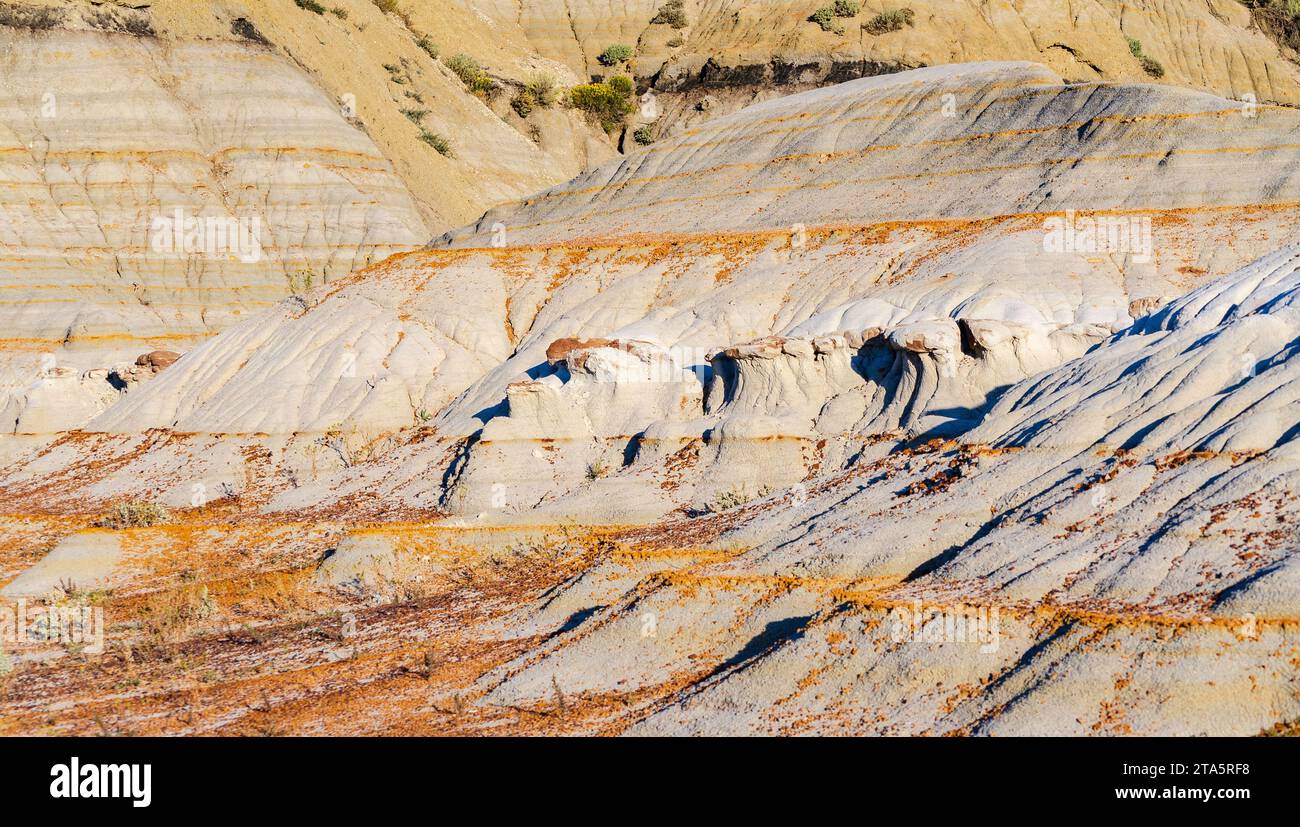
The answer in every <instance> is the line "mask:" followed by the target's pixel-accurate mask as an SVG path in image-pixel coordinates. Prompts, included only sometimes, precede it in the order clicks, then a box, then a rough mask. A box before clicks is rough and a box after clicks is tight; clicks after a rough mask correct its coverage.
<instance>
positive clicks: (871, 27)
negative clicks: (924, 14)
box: [862, 9, 916, 35]
mask: <svg viewBox="0 0 1300 827" xmlns="http://www.w3.org/2000/svg"><path fill="white" fill-rule="evenodd" d="M915 18H916V15H915V14H914V13H913V12H912V10H911V9H894V10H893V11H887V12H881V13H880V14H878V15H876V16H875V17H873V18H871V19H870V20H868V21H867V22H866V23H863V24H862V30H863V31H864V32H866V33H867V34H871V35H881V34H888V33H890V32H896V31H898V30H899V29H901V28H903V27H904V26H910V25H912V21H913V20H914V19H915Z"/></svg>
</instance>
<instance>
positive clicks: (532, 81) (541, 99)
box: [524, 72, 560, 109]
mask: <svg viewBox="0 0 1300 827" xmlns="http://www.w3.org/2000/svg"><path fill="white" fill-rule="evenodd" d="M524 89H525V91H527V92H529V93H530V94H531V95H532V96H533V100H534V101H535V102H536V103H537V105H538V106H540V107H542V108H543V109H549V108H550V107H552V106H554V105H555V102H556V101H557V100H559V97H560V94H559V89H558V88H557V87H556V85H555V78H554V77H553V76H551V75H548V74H545V73H542V72H538V73H536V74H534V75H533V76H531V77H530V78H528V82H527V83H525V84H524Z"/></svg>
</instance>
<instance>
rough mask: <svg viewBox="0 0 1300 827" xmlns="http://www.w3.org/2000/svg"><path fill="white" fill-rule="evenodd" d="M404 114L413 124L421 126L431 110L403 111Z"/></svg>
mask: <svg viewBox="0 0 1300 827" xmlns="http://www.w3.org/2000/svg"><path fill="white" fill-rule="evenodd" d="M402 114H403V115H405V116H406V119H407V120H408V121H410V122H411V123H413V124H416V125H419V123H420V121H422V120H424V116H425V115H427V114H429V110H428V109H403V110H402Z"/></svg>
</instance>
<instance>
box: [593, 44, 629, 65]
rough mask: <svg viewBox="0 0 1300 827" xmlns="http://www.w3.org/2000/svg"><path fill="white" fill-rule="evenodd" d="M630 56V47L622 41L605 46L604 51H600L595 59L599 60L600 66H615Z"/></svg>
mask: <svg viewBox="0 0 1300 827" xmlns="http://www.w3.org/2000/svg"><path fill="white" fill-rule="evenodd" d="M631 57H632V47H631V46H626V45H624V44H622V43H615V44H614V45H613V46H606V47H605V51H603V52H601V53H600V57H598V58H596V60H598V61H600V65H602V66H615V65H617V64H619V63H622V62H624V61H626V60H629V59H631Z"/></svg>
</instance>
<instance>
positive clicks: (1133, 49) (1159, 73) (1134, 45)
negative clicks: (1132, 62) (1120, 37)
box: [1126, 37, 1165, 78]
mask: <svg viewBox="0 0 1300 827" xmlns="http://www.w3.org/2000/svg"><path fill="white" fill-rule="evenodd" d="M1126 39H1127V40H1128V50H1129V53H1130V54H1132V55H1133V57H1135V58H1137V60H1138V65H1139V66H1141V67H1142V71H1144V72H1146V73H1147V74H1148V75H1150V76H1151V77H1153V78H1162V77H1164V76H1165V67H1164V66H1162V65H1161V64H1160V61H1158V60H1156V59H1155V58H1153V57H1149V56H1148V55H1146V54H1145V53H1143V51H1142V41H1141V40H1138V39H1137V38H1135V37H1129V38H1126Z"/></svg>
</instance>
